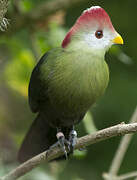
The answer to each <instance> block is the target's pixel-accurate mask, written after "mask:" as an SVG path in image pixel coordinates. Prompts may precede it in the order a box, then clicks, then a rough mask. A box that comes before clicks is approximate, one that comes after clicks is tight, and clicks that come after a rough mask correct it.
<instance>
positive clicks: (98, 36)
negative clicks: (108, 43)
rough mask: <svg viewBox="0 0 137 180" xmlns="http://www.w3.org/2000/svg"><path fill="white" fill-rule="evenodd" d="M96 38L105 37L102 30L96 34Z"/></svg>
mask: <svg viewBox="0 0 137 180" xmlns="http://www.w3.org/2000/svg"><path fill="white" fill-rule="evenodd" d="M95 36H96V38H98V39H101V38H102V37H103V31H102V30H97V31H96V32H95Z"/></svg>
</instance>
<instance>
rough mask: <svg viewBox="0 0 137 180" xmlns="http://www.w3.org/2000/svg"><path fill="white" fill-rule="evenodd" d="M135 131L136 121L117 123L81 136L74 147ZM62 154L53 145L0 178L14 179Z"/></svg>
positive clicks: (136, 128) (77, 147) (78, 147)
mask: <svg viewBox="0 0 137 180" xmlns="http://www.w3.org/2000/svg"><path fill="white" fill-rule="evenodd" d="M136 131H137V123H132V124H124V123H121V124H118V125H115V126H112V127H109V128H106V129H103V130H100V131H97V132H95V133H93V134H90V135H86V136H83V137H81V138H79V139H78V140H77V144H76V146H75V149H80V148H82V147H86V146H89V145H91V144H95V143H98V142H100V141H103V140H106V139H109V138H111V137H114V136H120V135H124V134H129V133H134V132H136ZM61 155H63V153H62V151H61V149H60V148H59V147H55V148H53V149H50V150H47V151H45V152H43V153H41V154H39V155H37V156H35V157H33V158H32V159H30V160H28V161H26V162H25V163H23V164H21V165H20V166H18V167H17V168H16V169H14V170H12V171H11V172H9V173H8V174H7V175H5V176H4V177H1V178H0V180H15V179H17V178H19V177H21V176H23V175H25V174H26V173H27V172H29V171H31V170H32V169H33V168H35V167H37V166H38V165H40V164H41V163H42V162H49V161H51V160H53V159H54V158H57V157H59V156H61Z"/></svg>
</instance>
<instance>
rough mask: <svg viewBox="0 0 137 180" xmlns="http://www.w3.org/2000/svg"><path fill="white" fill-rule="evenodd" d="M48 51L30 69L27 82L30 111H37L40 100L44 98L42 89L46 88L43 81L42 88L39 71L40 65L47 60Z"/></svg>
mask: <svg viewBox="0 0 137 180" xmlns="http://www.w3.org/2000/svg"><path fill="white" fill-rule="evenodd" d="M48 54H49V52H47V53H45V54H44V55H43V56H42V58H41V59H40V61H39V62H38V64H37V65H36V66H35V68H34V69H33V71H32V74H31V78H30V83H29V92H28V95H29V105H30V108H31V110H32V112H38V111H39V102H40V101H42V99H43V98H44V99H45V98H46V97H45V96H44V97H43V91H44V90H46V86H45V83H44V89H43V82H42V78H41V73H40V67H41V66H42V65H43V63H44V64H45V63H46V62H47V57H48Z"/></svg>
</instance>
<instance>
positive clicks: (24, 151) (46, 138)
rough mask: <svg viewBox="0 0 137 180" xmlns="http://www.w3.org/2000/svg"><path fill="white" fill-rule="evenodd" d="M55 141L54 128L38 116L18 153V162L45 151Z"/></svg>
mask: <svg viewBox="0 0 137 180" xmlns="http://www.w3.org/2000/svg"><path fill="white" fill-rule="evenodd" d="M56 141H57V139H56V128H52V127H51V126H50V125H49V124H48V123H47V121H46V119H45V118H44V117H43V116H41V115H40V114H39V115H38V116H37V117H36V119H35V120H34V122H33V123H32V125H31V127H30V129H29V131H28V133H27V135H26V137H25V139H24V141H23V143H22V145H21V148H20V150H19V153H18V160H19V162H24V161H26V160H28V159H30V158H32V157H33V156H35V155H37V154H39V153H41V152H43V151H45V150H47V149H48V148H49V147H50V146H51V145H52V144H54V143H55V142H56Z"/></svg>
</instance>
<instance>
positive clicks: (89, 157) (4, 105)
mask: <svg viewBox="0 0 137 180" xmlns="http://www.w3.org/2000/svg"><path fill="white" fill-rule="evenodd" d="M42 2H46V1H44V0H38V1H34V0H29V1H28V0H22V1H20V2H18V3H17V1H15V2H14V1H12V2H11V4H10V7H9V8H10V9H9V12H11V14H12V13H13V9H14V5H15V4H16V3H17V4H16V5H17V6H18V9H19V10H20V11H21V12H22V13H24V15H25V13H27V12H30V11H33V10H34V11H36V13H37V6H38V5H39V4H41V3H42ZM91 5H100V6H102V7H103V8H105V9H106V10H107V12H108V13H109V15H110V17H111V19H112V22H113V24H114V27H116V29H117V31H118V32H119V33H120V34H121V35H122V37H123V39H124V41H125V45H124V46H122V47H119V46H114V47H113V48H112V49H111V50H110V51H109V52H108V53H107V55H106V60H107V63H108V64H109V67H110V83H109V87H108V89H107V91H106V93H105V95H104V96H103V97H102V98H101V99H100V100H99V101H98V102H97V104H96V105H95V106H94V107H93V108H92V109H91V112H92V114H91V112H88V114H87V115H86V117H85V119H84V121H83V122H82V123H80V124H79V125H78V126H77V131H78V135H79V136H82V135H85V134H88V133H91V132H93V131H96V129H102V128H105V127H108V126H111V125H114V124H116V123H119V122H121V121H125V122H128V120H129V118H130V116H131V114H132V112H133V111H134V108H135V106H136V102H137V98H136V91H137V51H136V42H137V40H136V36H135V34H136V29H137V23H135V17H136V16H137V11H136V5H137V2H134V3H131V1H129V0H125V1H118V0H115V1H109V0H106V1H93V2H92V3H91V1H83V2H81V3H78V4H77V5H75V6H73V7H71V8H68V9H67V10H66V12H65V13H66V14H65V16H63V15H62V16H60V17H59V18H60V19H63V21H64V24H62V23H60V22H58V21H57V20H56V19H55V20H54V18H53V19H52V18H51V19H50V20H49V21H48V22H46V23H45V22H43V24H42V26H40V25H36V26H37V27H36V28H34V29H33V28H32V27H30V28H28V27H23V28H21V29H20V30H18V31H15V33H14V32H12V34H10V33H8V32H4V33H1V38H0V175H3V174H6V172H8V171H9V170H10V169H12V168H14V167H15V166H16V165H17V164H16V163H17V162H16V154H17V151H18V149H19V146H20V144H21V141H22V139H23V137H24V136H25V134H26V132H27V130H28V128H29V127H30V125H31V123H32V120H33V119H34V116H35V115H33V114H32V113H31V111H30V109H29V106H28V102H27V89H28V83H29V78H30V75H31V72H32V69H33V67H34V66H35V64H36V63H37V61H38V60H39V58H40V57H41V56H42V55H43V53H45V52H47V51H48V50H50V49H51V48H54V47H57V46H60V45H61V42H62V40H63V38H64V36H65V34H66V32H67V30H68V28H70V27H71V25H72V24H73V23H74V22H75V20H76V18H77V17H78V16H79V15H80V14H81V12H82V11H83V10H84V9H86V8H88V7H90V6H91ZM121 8H122V10H121ZM57 16H58V14H57ZM9 18H10V21H14V19H12V16H11V17H9ZM41 23H42V22H41ZM13 29H14V27H13ZM94 122H95V124H96V127H95V125H94ZM136 138H137V136H136V135H135V136H134V139H133V141H132V143H131V146H130V148H129V150H128V152H127V154H126V158H125V161H124V163H123V166H122V167H121V170H120V172H121V173H122V172H129V171H131V170H135V169H136V168H137V161H135V159H134V158H135V156H136V154H135V152H136V150H137V143H136ZM118 142H119V138H118V137H117V138H114V139H111V140H107V141H105V142H101V143H99V144H95V145H92V146H90V147H89V148H88V149H87V151H83V152H76V153H75V154H74V156H73V157H71V158H70V160H69V161H65V162H59V163H50V164H43V165H41V166H40V167H39V168H38V169H36V170H34V171H33V172H31V173H28V174H27V175H25V176H24V177H22V178H21V179H22V180H31V179H32V180H35V179H39V180H46V179H47V180H49V179H50V180H54V179H59V180H64V179H65V180H71V179H72V180H89V179H94V180H100V179H101V174H102V173H103V172H104V171H107V170H108V168H109V166H110V162H111V160H112V157H113V155H114V152H115V150H116V148H117V145H118Z"/></svg>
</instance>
